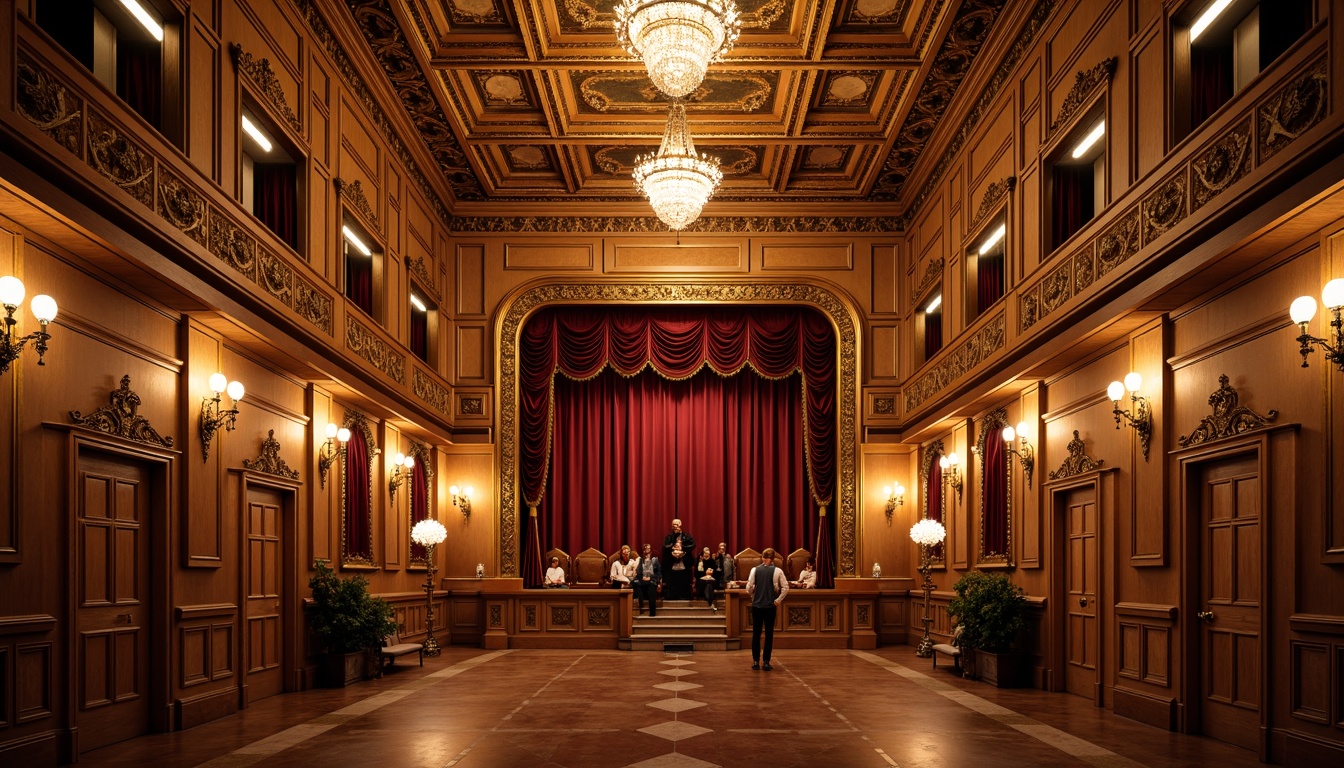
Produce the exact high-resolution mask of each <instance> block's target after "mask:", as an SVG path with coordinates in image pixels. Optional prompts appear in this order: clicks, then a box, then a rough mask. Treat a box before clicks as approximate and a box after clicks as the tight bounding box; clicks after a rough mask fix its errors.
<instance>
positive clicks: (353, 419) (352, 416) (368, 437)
mask: <svg viewBox="0 0 1344 768" xmlns="http://www.w3.org/2000/svg"><path fill="white" fill-rule="evenodd" d="M341 426H343V427H345V428H346V429H349V430H350V431H351V432H359V434H360V435H362V436H363V437H364V444H365V445H367V446H368V447H369V464H368V466H366V467H364V468H363V469H364V471H365V472H367V473H368V488H369V498H368V501H367V503H368V505H369V506H368V513H369V557H364V556H362V555H352V554H350V553H349V551H347V549H346V542H347V536H348V532H347V531H346V530H345V503H346V501H345V500H346V493H347V492H348V487H349V483H348V482H347V479H348V478H349V475H350V461H349V458H348V454H347V453H346V452H345V451H341V508H340V514H341V565H356V566H368V567H376V566H377V563H376V562H374V560H373V553H375V552H377V551H378V548H377V547H375V546H374V541H376V536H375V535H374V534H375V533H376V531H375V530H374V527H373V488H374V486H375V485H378V483H376V482H375V481H374V477H375V473H374V467H375V466H376V465H377V462H378V457H379V456H381V455H382V453H383V449H382V448H379V447H378V445H377V444H376V443H374V442H373V429H372V428H371V427H369V419H368V417H367V416H365V415H364V414H362V413H360V412H359V411H346V412H345V420H344V421H343V422H342V423H341Z"/></svg>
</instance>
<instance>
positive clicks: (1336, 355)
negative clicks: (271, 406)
mask: <svg viewBox="0 0 1344 768" xmlns="http://www.w3.org/2000/svg"><path fill="white" fill-rule="evenodd" d="M33 301H34V303H36V301H37V300H36V299H34V300H33ZM1321 303H1322V304H1324V305H1325V308H1326V309H1328V310H1330V314H1331V315H1333V316H1334V319H1333V320H1331V321H1330V328H1331V333H1329V334H1328V336H1329V338H1328V339H1320V338H1317V337H1315V336H1312V335H1311V334H1310V333H1308V332H1307V324H1308V323H1310V322H1311V318H1313V317H1315V316H1316V300H1315V299H1313V298H1311V297H1310V296H1299V297H1297V298H1296V299H1295V300H1294V301H1293V305H1292V306H1291V307H1289V308H1288V315H1289V316H1290V317H1292V318H1293V322H1294V323H1297V325H1298V327H1300V328H1301V329H1302V335H1300V336H1298V337H1297V341H1298V343H1299V344H1301V345H1302V348H1301V349H1300V350H1299V351H1300V352H1301V353H1302V367H1303V368H1306V367H1307V355H1309V354H1311V345H1312V344H1315V345H1317V346H1319V347H1320V348H1321V349H1324V350H1325V362H1327V363H1334V364H1335V366H1336V367H1338V368H1339V370H1340V372H1341V373H1344V321H1342V320H1340V310H1341V309H1344V277H1338V278H1335V279H1334V280H1331V281H1330V282H1328V283H1326V284H1325V288H1324V289H1323V290H1322V291H1321ZM5 308H6V309H8V308H9V305H8V304H6V305H5ZM33 311H34V312H36V311H37V310H36V308H34V310H33ZM0 370H2V369H0Z"/></svg>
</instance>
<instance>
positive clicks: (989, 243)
mask: <svg viewBox="0 0 1344 768" xmlns="http://www.w3.org/2000/svg"><path fill="white" fill-rule="evenodd" d="M1007 233H1008V225H1007V224H1006V223H1005V224H1000V225H999V226H998V227H996V228H995V229H994V231H993V232H991V233H989V239H988V240H986V241H985V243H984V245H981V246H980V255H981V256H984V255H985V254H986V253H989V252H990V251H991V250H992V249H993V248H994V246H996V245H998V243H999V241H1000V240H1002V239H1003V236H1004V235H1006V234H1007Z"/></svg>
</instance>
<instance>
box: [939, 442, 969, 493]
mask: <svg viewBox="0 0 1344 768" xmlns="http://www.w3.org/2000/svg"><path fill="white" fill-rule="evenodd" d="M938 466H939V468H941V469H942V470H943V482H944V483H947V484H948V485H949V486H951V488H952V490H954V491H956V492H957V501H958V502H960V501H961V489H962V487H963V486H964V485H965V483H964V482H963V481H962V479H961V469H960V466H961V458H960V457H959V456H957V454H956V453H949V454H947V455H946V456H940V457H938Z"/></svg>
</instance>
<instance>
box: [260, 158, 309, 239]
mask: <svg viewBox="0 0 1344 768" xmlns="http://www.w3.org/2000/svg"><path fill="white" fill-rule="evenodd" d="M252 188H253V194H254V196H255V197H254V199H253V203H252V210H253V212H255V213H256V215H257V218H258V219H261V223H262V224H265V225H266V228H267V229H269V230H271V231H272V232H274V233H275V236H276V237H278V238H280V239H281V240H284V241H285V242H286V243H288V244H289V247H291V248H297V247H298V242H299V241H298V229H299V228H298V191H297V189H296V188H295V186H294V166H292V165H286V164H279V163H257V164H256V165H254V166H253V172H252Z"/></svg>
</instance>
